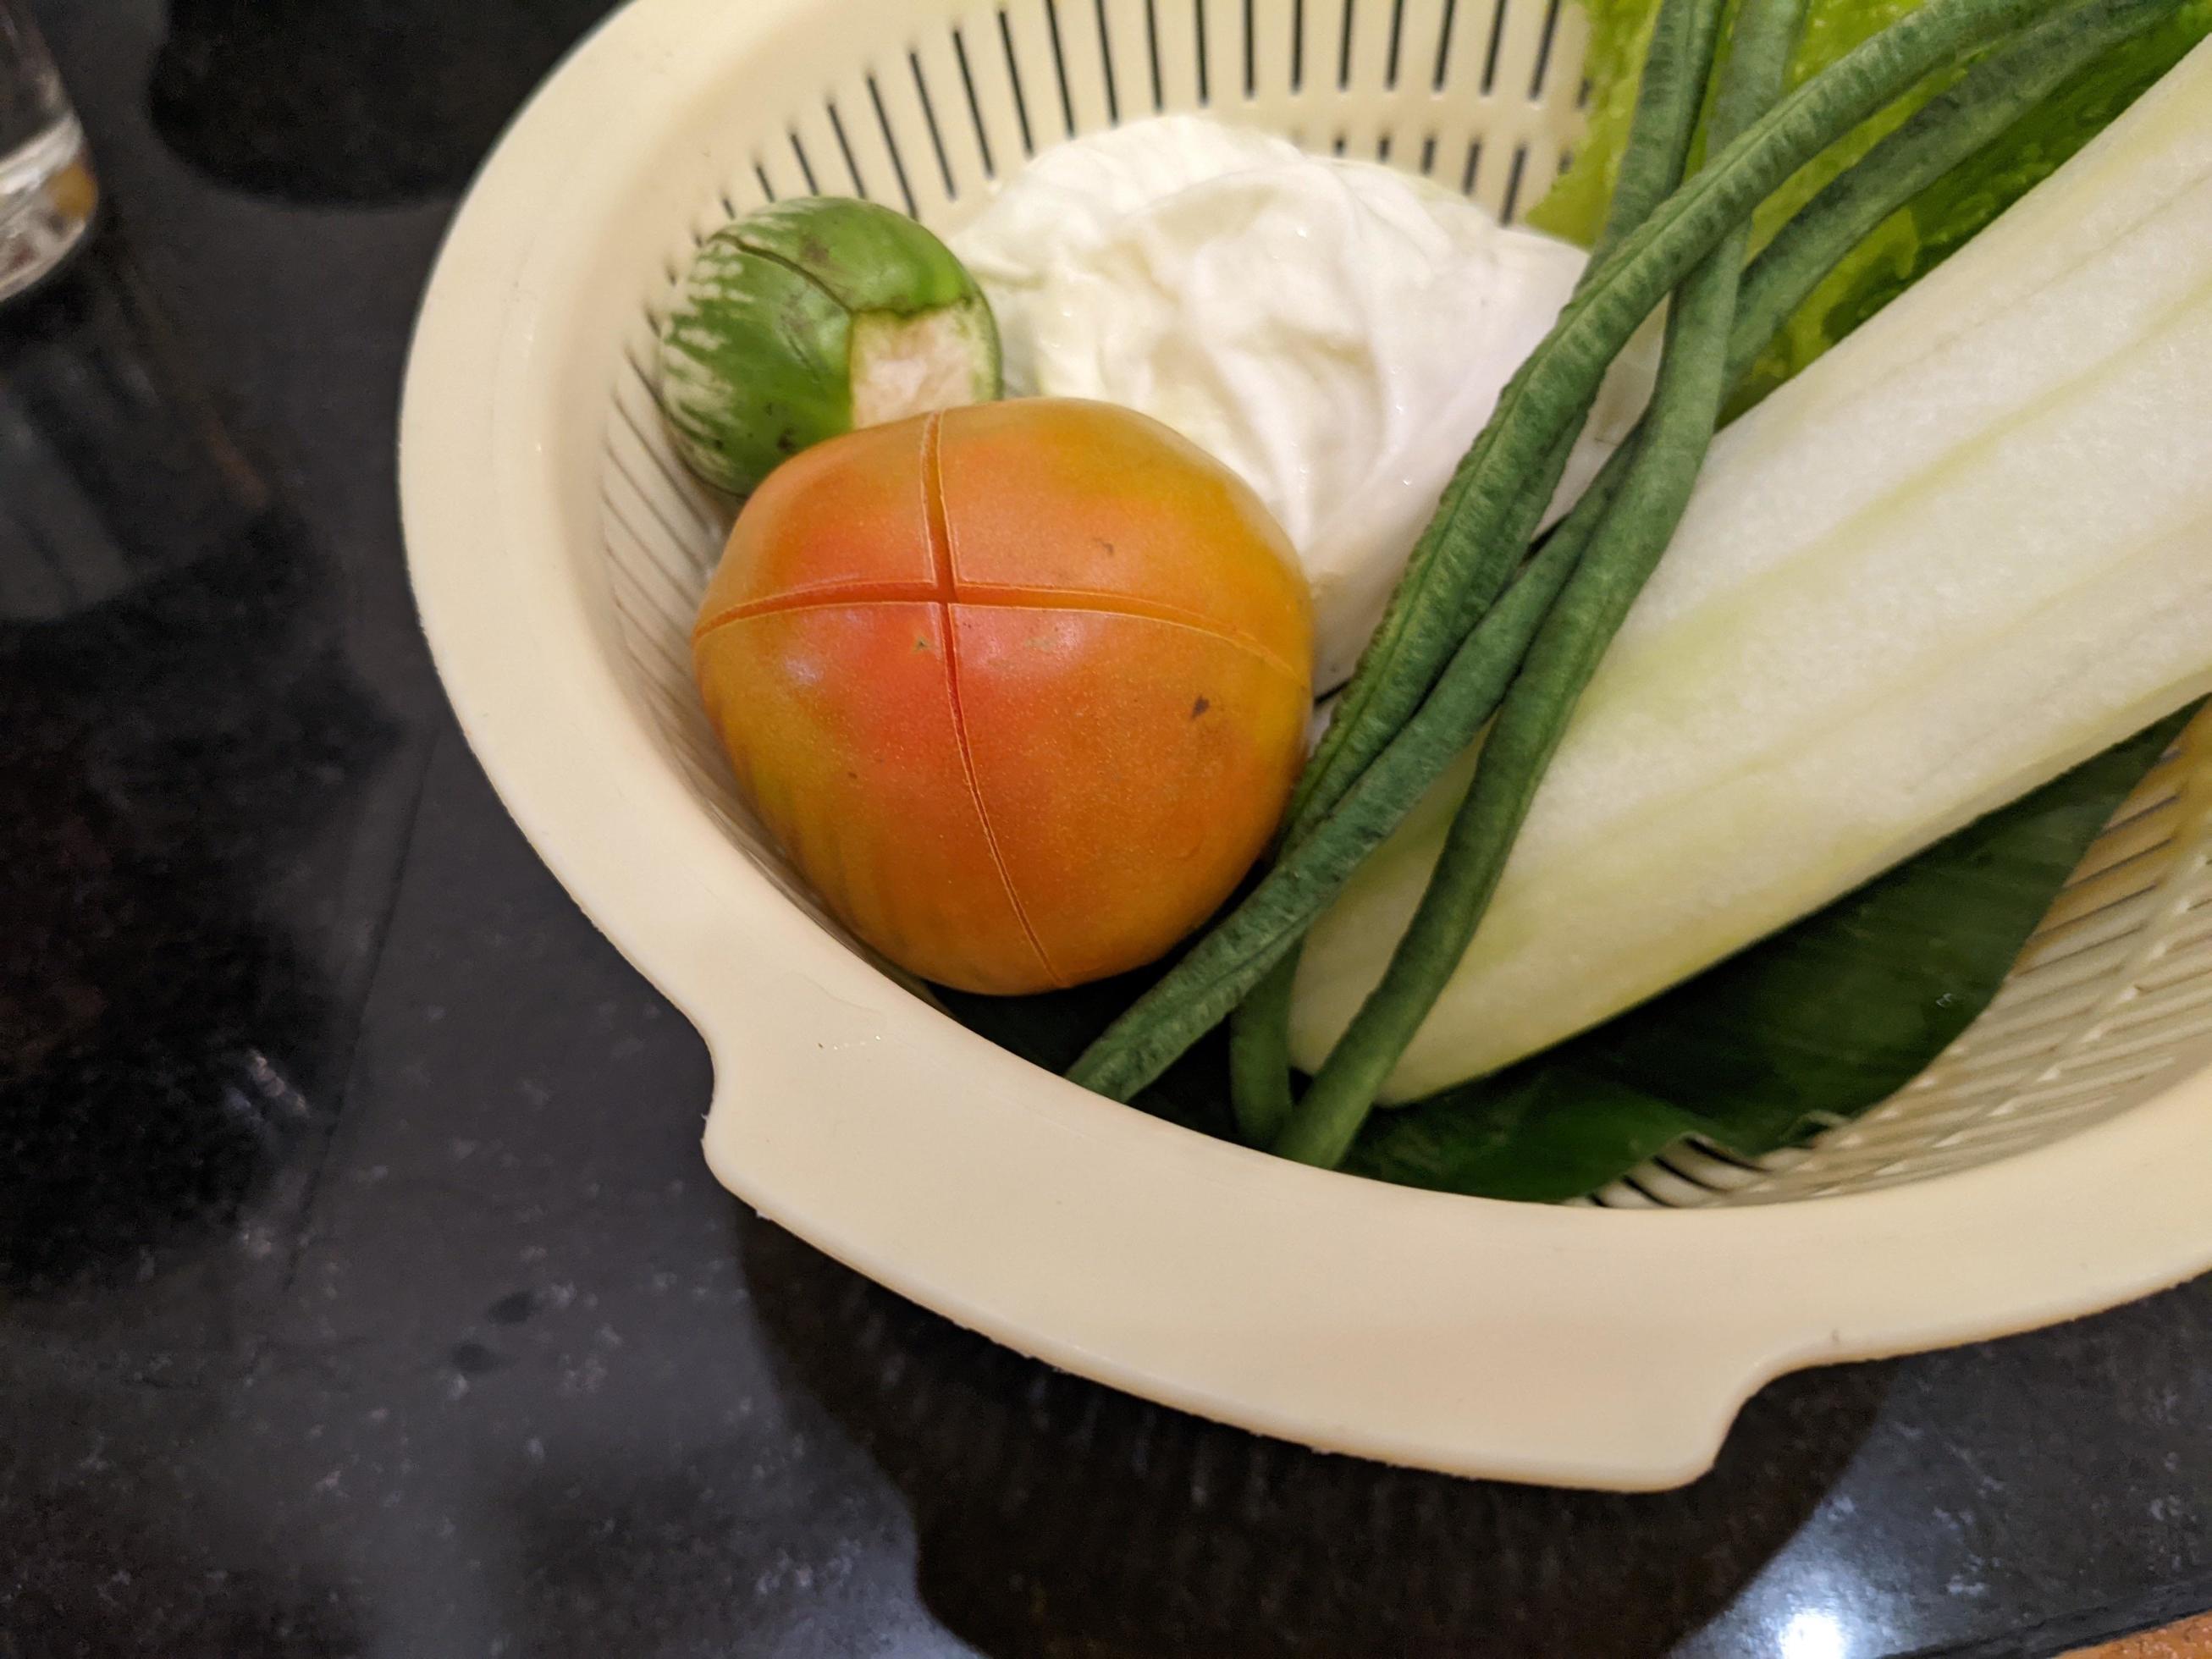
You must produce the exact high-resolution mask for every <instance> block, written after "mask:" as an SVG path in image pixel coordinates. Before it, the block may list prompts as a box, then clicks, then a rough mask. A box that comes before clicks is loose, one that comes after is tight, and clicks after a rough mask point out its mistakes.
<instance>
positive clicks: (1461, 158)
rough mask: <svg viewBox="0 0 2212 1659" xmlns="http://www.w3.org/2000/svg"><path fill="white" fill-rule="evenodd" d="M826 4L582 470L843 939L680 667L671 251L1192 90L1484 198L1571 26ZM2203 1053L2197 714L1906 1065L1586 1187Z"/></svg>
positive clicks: (702, 757)
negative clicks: (1883, 1089)
mask: <svg viewBox="0 0 2212 1659" xmlns="http://www.w3.org/2000/svg"><path fill="white" fill-rule="evenodd" d="M848 7H849V9H848ZM823 15H824V17H825V18H827V17H828V16H829V15H830V13H829V10H828V9H825V11H824V14H823ZM835 15H836V19H837V26H838V27H843V26H845V25H847V24H848V23H849V24H850V26H851V33H850V39H851V43H852V44H851V52H852V58H851V62H850V64H849V65H848V67H847V68H846V69H845V70H843V71H842V72H841V73H840V74H838V75H836V76H832V77H830V79H829V82H828V83H826V84H822V85H812V86H807V85H793V87H792V88H791V89H790V102H789V104H788V105H787V106H786V107H784V108H781V109H765V108H762V107H760V106H758V104H757V102H752V101H750V100H749V101H748V103H747V105H746V106H744V107H742V108H740V107H734V106H733V108H732V111H731V113H730V119H731V120H732V122H733V123H738V124H740V127H741V130H740V131H737V132H736V133H735V134H734V135H731V134H724V135H720V136H719V138H718V144H717V147H718V149H729V150H730V151H731V153H732V154H738V155H741V156H742V159H741V161H738V164H737V165H735V166H733V167H731V168H729V169H728V171H727V173H726V177H725V178H724V179H723V180H722V183H721V186H720V190H719V191H715V192H714V193H713V194H712V195H711V197H710V198H709V199H707V200H703V201H702V202H700V203H698V204H696V211H695V213H694V214H693V216H692V217H691V219H690V222H688V223H687V224H685V225H683V226H680V227H679V226H671V227H670V229H671V240H670V246H669V253H668V258H667V260H666V262H665V269H664V270H663V272H662V273H661V276H662V280H661V283H660V285H659V287H658V288H657V289H656V290H655V291H654V292H653V293H651V294H647V295H640V296H638V298H639V301H640V303H638V304H637V305H635V306H634V307H631V308H630V309H629V312H628V313H627V314H626V315H625V316H623V318H621V319H610V327H611V328H614V329H619V330H621V331H623V362H622V363H621V366H620V368H619V370H618V372H617V377H616V385H615V386H614V388H613V407H612V409H611V412H610V416H609V420H608V422H607V428H606V439H605V454H604V456H603V459H602V468H601V476H602V495H603V500H604V505H605V520H604V522H605V569H606V574H607V580H608V589H607V591H608V595H609V599H610V601H611V604H612V605H614V606H615V608H616V611H617V617H618V620H619V623H620V631H621V635H622V637H623V641H624V643H625V646H626V648H627V661H625V662H623V663H621V664H619V665H618V668H619V669H620V671H621V672H622V677H623V680H624V682H625V684H627V685H628V687H629V691H630V695H631V696H633V698H634V699H635V701H636V702H637V703H638V704H639V706H640V708H641V710H642V712H643V713H644V714H645V715H646V716H647V720H648V721H649V723H650V724H651V725H652V726H653V729H654V730H655V731H656V732H658V733H659V737H660V739H661V741H662V744H663V745H664V748H665V753H666V754H667V756H668V758H669V760H670V762H671V764H672V765H674V766H675V767H676V768H677V769H678V770H679V771H680V772H681V774H682V775H683V776H684V779H685V781H686V782H687V783H688V784H689V786H690V790H691V793H693V794H694V795H695V796H696V798H697V799H698V800H699V802H700V804H701V805H702V807H703V808H704V809H705V810H706V811H708V812H709V813H710V814H711V815H713V817H714V818H715V819H716V820H717V822H719V823H720V824H721V826H722V827H723V828H724V829H725V831H726V833H727V834H728V835H729V836H731V838H732V840H733V841H734V842H737V843H738V845H739V846H740V847H742V848H744V851H745V852H746V854H748V856H750V858H751V859H752V860H754V861H755V862H756V863H757V864H758V865H759V866H761V867H762V868H763V870H764V871H766V872H768V873H769V875H770V876H771V877H772V878H774V879H775V880H776V881H777V882H778V884H780V886H781V889H782V890H783V891H784V892H786V893H787V895H788V896H790V897H791V899H792V900H793V902H795V903H797V904H799V906H801V907H802V908H805V910H806V911H807V912H808V913H809V914H810V915H812V916H814V917H815V918H816V919H817V921H821V922H822V923H823V925H824V926H825V927H830V928H831V929H832V931H834V932H840V933H841V936H842V930H839V929H837V928H836V925H835V923H834V922H832V921H830V920H829V917H828V916H827V915H825V914H824V913H823V911H822V910H821V908H819V906H818V905H817V903H816V902H815V901H814V899H813V898H812V896H811V895H810V894H809V893H808V892H807V891H806V890H805V887H804V885H803V884H801V883H799V881H798V880H797V879H796V878H795V877H794V876H793V874H792V873H791V872H790V871H789V870H788V868H787V866H785V864H784V862H783V860H781V857H780V856H779V855H778V854H777V853H776V852H775V849H774V848H773V847H772V846H770V845H769V843H768V842H767V841H766V840H765V839H764V838H763V836H762V835H761V834H760V831H759V829H758V827H757V825H756V824H755V823H753V822H752V820H751V818H750V816H749V814H748V813H747V812H746V811H745V809H744V805H743V804H742V803H741V802H740V801H739V800H738V799H737V796H736V793H735V791H734V789H733V787H732V784H731V781H730V777H729V774H728V771H727V769H726V765H725V763H724V762H723V760H722V757H721V755H720V750H719V747H718V745H717V744H716V742H715V739H714V735H713V733H712V732H710V731H709V730H708V726H707V723H706V720H705V718H704V716H703V715H702V713H701V711H700V707H699V703H698V699H697V695H696V690H694V687H693V684H692V678H691V671H690V646H689V640H690V624H691V620H692V617H693V614H694V611H695V610H696V605H697V601H698V597H699V593H700V592H701V590H702V587H703V586H704V585H705V582H706V579H707V573H708V569H709V568H711V566H712V564H713V562H714V559H715V558H716V557H717V556H719V554H720V550H721V545H722V542H723V540H724V538H725V537H726V533H727V532H728V527H729V523H730V520H731V517H732V504H731V503H729V502H728V501H724V500H722V499H720V498H719V497H717V496H715V495H714V494H713V493H712V492H711V491H708V490H707V489H704V488H702V486H700V485H699V484H697V483H696V482H695V481H694V480H692V479H691V478H690V476H689V474H688V473H687V472H686V471H684V467H683V465H681V463H680V462H679V461H678V459H676V457H675V455H674V453H673V452H672V451H671V448H670V447H669V445H668V444H667V442H666V441H665V438H664V436H663V435H662V431H661V428H660V423H659V415H658V413H657V411H656V410H655V408H654V404H653V394H652V390H651V386H652V372H653V369H652V366H653V333H654V329H655V327H656V325H657V323H658V320H659V316H660V314H661V308H662V307H663V305H664V304H665V298H666V295H667V292H668V289H669V287H670V286H671V284H672V283H673V281H674V279H675V276H676V273H677V271H678V270H679V269H680V267H681V264H682V261H683V260H684V258H685V257H686V256H687V255H688V253H689V252H690V249H691V247H693V246H696V243H697V241H698V240H699V239H701V238H702V237H703V236H704V235H706V234H708V233H709V232H711V231H712V230H714V228H716V227H718V226H719V225H720V224H722V223H724V222H726V221H727V220H729V219H730V218H732V217H734V216H737V215H738V214H741V213H744V212H745V211H748V210H750V209H752V208H755V207H757V206H760V205H762V204H766V203H768V202H771V201H775V200H777V199H779V198H782V197H792V196H801V195H810V194H830V195H846V194H850V195H858V196H863V197H868V198H870V199H872V200H875V201H879V202H883V203H884V204H888V205H890V206H893V207H896V208H898V209H901V210H903V211H906V212H908V213H911V214H914V215H915V216H918V217H920V218H921V219H922V220H923V221H924V222H927V223H929V224H931V225H933V226H934V227H936V228H939V229H945V228H951V227H952V226H954V225H957V223H958V222H960V220H961V219H962V218H963V217H964V216H966V215H967V214H968V213H969V212H972V211H973V210H975V208H976V207H977V206H978V205H979V204H981V202H982V201H984V200H987V198H988V197H989V195H990V192H991V191H992V190H993V188H994V185H995V184H996V182H997V181H998V180H1000V179H1003V178H1006V176H1008V175H1010V174H1011V173H1012V172H1014V171H1015V170H1016V169H1017V168H1018V167H1020V166H1021V164H1022V163H1023V161H1025V160H1026V159H1027V158H1028V157H1029V156H1030V155H1034V154H1035V153H1036V151H1037V150H1039V149H1042V148H1044V147H1046V146H1047V145H1049V144H1052V143H1057V142H1059V141H1060V139H1062V138H1063V137H1068V136H1070V135H1073V134H1078V133H1083V132H1090V131H1097V130H1098V129H1100V128H1102V127H1105V126H1109V125H1114V124H1115V123H1116V122H1119V121H1122V120H1127V119H1133V118H1138V117H1139V116H1142V115H1147V114H1152V113H1154V112H1176V111H1188V110H1198V109H1206V110H1210V111H1212V112H1215V113H1217V114H1218V115H1220V116H1222V117H1223V118H1227V119H1231V120H1235V121H1238V122H1242V123H1245V124H1249V125H1261V126H1265V127H1267V128H1269V129H1272V130H1273V131H1279V132H1283V133H1285V134H1287V135H1288V136H1290V137H1292V138H1294V139H1295V140H1297V142H1298V143H1302V144H1304V146H1306V147H1307V148H1308V149H1318V150H1323V151H1328V152H1331V153H1334V154H1339V155H1355V156H1360V157H1368V158H1373V159H1376V160H1379V161H1385V162H1388V163H1389V164H1391V165H1394V166H1397V167H1405V168H1407V169H1408V170H1411V171H1414V172H1419V173H1424V174H1425V175H1427V176H1429V177H1430V178H1431V179H1436V180H1437V182H1439V183H1442V184H1444V185H1449V186H1450V187H1453V188H1455V189H1458V190H1460V191H1464V192H1466V193H1467V194H1468V195H1471V196H1473V197H1475V198H1476V199H1478V200H1480V201H1481V202H1482V203H1483V204H1485V205H1486V206H1488V207H1489V208H1491V209H1492V210H1493V211H1495V212H1497V213H1498V214H1500V215H1501V216H1504V217H1507V218H1509V219H1510V218H1512V217H1514V216H1516V215H1517V214H1518V213H1519V211H1520V210H1522V209H1523V208H1525V207H1526V206H1527V205H1528V204H1531V203H1533V202H1534V201H1536V200H1538V199H1539V198H1540V197H1541V196H1542V194H1543V192H1544V191H1546V190H1547V189H1548V188H1549V187H1550V185H1551V183H1552V181H1553V179H1554V178H1555V177H1556V176H1557V175H1558V173H1559V169H1560V167H1562V166H1563V165H1564V164H1565V161H1566V159H1567V157H1568V155H1570V153H1571V145H1572V143H1573V141H1574V137H1575V135H1576V133H1577V130H1578V127H1579V114H1578V107H1579V103H1580V98H1581V93H1582V85H1581V64H1582V58H1583V45H1584V39H1583V20H1582V17H1581V14H1580V12H1579V11H1578V10H1577V9H1575V8H1574V7H1573V6H1572V5H1571V4H1569V3H1566V0H1010V3H1008V4H1006V5H1002V6H994V5H976V6H971V7H968V8H966V9H960V8H957V7H936V6H928V5H914V6H894V5H874V4H855V3H852V0H843V3H841V4H840V5H839V6H838V7H837V8H836V13H835ZM894 20H896V21H894ZM821 27H831V25H829V23H827V22H826V21H825V22H824V23H823V25H822V26H821ZM732 137H734V139H735V143H734V145H733V146H732V144H731V143H730V142H729V140H730V139H731V138H732ZM848 943H851V941H850V940H849V939H848ZM854 948H855V949H856V950H857V949H859V948H860V947H859V946H858V945H854ZM2206 1060H2212V726H2208V722H2206V721H2200V722H2198V725H2197V729H2196V730H2195V731H2194V732H2192V734H2191V739H2190V741H2189V742H2188V743H2187V744H2185V752H2184V753H2182V754H2179V755H2178V756H2177V757H2174V758H2173V759H2172V760H2170V761H2169V762H2168V763H2166V765H2165V766H2163V767H2162V768H2160V770H2159V772H2158V773H2157V774H2156V775H2154V776H2153V777H2152V778H2151V779H2149V780H2148V781H2146V783H2145V785H2144V786H2143V787H2142V789H2141V790H2140V791H2138V792H2137V794H2136V799H2134V800H2132V801H2131V802H2130V804H2129V805H2128V806H2127V808H2126V809H2124V811H2122V812H2121V813H2120V814H2119V815H2118V818H2117V819H2116V820H2115V823H2114V826H2113V828H2112V829H2111V830H2110V831H2108V832H2107V834H2106V837H2105V839H2104V840H2103V841H2102V842H2100V843H2099V845H2098V847H2097V848H2096V850H2095V851H2094V853H2093V854H2092V856H2091V858H2090V859H2089V860H2088V861H2087V864H2086V865H2085V866H2084V868H2083V870H2082V872H2081V874H2080V875H2079V876H2077V878H2075V882H2074V884H2073V885H2072V886H2071V887H2069V890H2068V891H2067V893H2066V895H2065V896H2064V897H2063V898H2062V900H2061V901H2060V903H2059V904H2058V906H2057V908H2056V909H2055V910H2054V911H2053V913H2052V915H2051V918H2050V920H2049V921H2046V923H2045V926H2044V928H2043V930H2042V931H2041V932H2040V933H2039V934H2038V936H2037V938H2036V939H2035V941H2034V943H2033V945H2031V947H2030V949H2029V951H2027V955H2026V956H2025V957H2022V959H2021V964H2020V966H2019V968H2018V969H2016V970H2015V975H2014V976H2013V978H2012V980H2011V981H2009V982H2008V985H2007V986H2006V988H2005V990H2004V992H2003V993H2002V995H2001V996H2000V997H1999V999H1998V1000H1997V1002H1996V1005H1995V1006H1993V1007H1992V1008H1991V1009H1990V1012H1988V1013H1987V1014H1986V1015H1985V1016H1984V1018H1982V1019H1981V1020H1979V1021H1978V1022H1977V1024H1975V1025H1974V1027H1973V1028H1972V1030H1969V1031H1968V1032H1967V1033H1966V1036H1964V1037H1963V1038H1962V1039H1961V1040H1960V1042H1958V1043H1957V1044H1955V1045H1954V1048H1952V1049H1951V1051H1950V1052H1949V1053H1948V1054H1945V1055H1944V1056H1943V1058H1942V1060H1940V1061H1939V1062H1938V1063H1937V1064H1936V1066H1933V1067H1931V1068H1930V1069H1929V1071H1928V1072H1927V1073H1924V1074H1923V1076H1922V1077H1920V1078H1919V1079H1917V1080H1916V1081H1915V1082H1914V1084H1913V1085H1911V1087H1909V1088H1908V1089H1906V1090H1905V1091H1904V1092H1902V1093H1901V1094H1899V1096H1898V1097H1896V1098H1894V1099H1893V1100H1892V1101H1890V1102H1889V1103H1887V1104H1885V1105H1884V1106H1882V1107H1881V1108H1880V1109H1878V1110H1876V1111H1875V1112H1873V1113H1871V1114H1869V1115H1867V1116H1866V1117H1864V1118H1862V1119H1861V1120H1859V1121H1857V1122H1856V1123H1854V1124H1851V1125H1848V1126H1844V1127H1839V1128H1838V1129H1836V1130H1834V1131H1832V1132H1831V1133H1828V1134H1827V1135H1826V1136H1824V1137H1823V1138H1822V1139H1820V1141H1819V1142H1817V1143H1816V1144H1815V1145H1814V1146H1812V1147H1810V1148H1808V1149H1807V1150H1804V1151H1800V1152H1788V1153H1784V1154H1780V1155H1778V1156H1776V1157H1774V1158H1768V1159H1764V1160H1761V1161H1760V1162H1759V1163H1758V1164H1741V1163H1737V1162H1735V1161H1733V1160H1731V1159H1729V1158H1725V1157H1723V1156H1720V1155H1718V1154H1717V1153H1714V1152H1709V1151H1705V1150H1699V1149H1692V1148H1685V1149H1683V1150H1681V1151H1680V1152H1677V1153H1674V1154H1670V1155H1669V1156H1668V1158H1666V1159H1665V1160H1663V1161H1662V1162H1660V1163H1657V1164H1652V1165H1650V1166H1647V1167H1646V1168H1645V1169H1644V1170H1640V1171H1639V1172H1638V1174H1637V1176H1634V1177H1632V1179H1631V1180H1629V1181H1627V1182H1622V1183H1619V1184H1617V1185H1616V1186H1615V1187H1613V1188H1610V1189H1608V1190H1607V1192H1606V1193H1604V1194H1601V1195H1600V1196H1599V1198H1598V1200H1596V1201H1598V1202H1600V1203H1606V1204H1615V1205H1661V1206H1690V1205H1703V1204H1713V1203H1729V1202H1733V1203H1745V1202H1759V1201H1772V1200H1784V1199H1793V1198H1802V1197H1812V1196H1818V1195H1823V1194H1832V1193H1840V1192H1847V1191H1854V1190H1862V1189H1865V1188H1872V1187H1877V1186H1884V1185H1889V1184H1893V1183H1894V1182H1900V1181H1908V1180H1915V1179H1919V1178H1923V1177H1925V1176H1932V1175H1937V1174H1942V1173H1944V1172H1947V1171H1949V1170H1958V1169H1962V1168H1966V1167H1969V1166H1971V1165H1973V1164H1983V1163H1987V1162H1989V1161H1991V1160H1993V1159H1996V1158H2002V1157H2005V1156H2007V1155H2008V1154H2010V1153H2013V1152H2019V1151H2024V1150H2026V1149H2027V1148H2029V1147H2033V1146H2040V1145H2042V1144H2044V1143H2045V1142H2048V1141H2050V1140H2051V1139H2056V1138H2057V1137H2059V1136H2061V1135H2064V1134H2067V1133H2071V1132H2072V1131H2074V1130H2075V1129H2077V1128H2080V1127H2084V1126H2086V1125H2087V1124H2090V1123H2093V1122H2095V1121H2100V1120H2102V1119H2104V1118H2106V1117H2109V1116H2111V1115H2113V1114H2115V1113H2118V1112H2120V1111H2124V1110H2125V1109H2127V1108H2129V1107H2130V1106H2132V1105H2134V1104H2136V1103H2139V1102H2141V1101H2142V1100H2143V1099H2145V1098H2147V1097H2148V1096H2150V1095H2151V1094H2154V1093H2155V1092H2157V1091H2159V1090H2160V1088H2162V1087H2164V1086H2165V1085H2168V1084H2170V1083H2172V1082H2174V1081H2176V1080H2178V1079H2179V1078H2180V1077H2182V1076H2184V1075H2185V1074H2186V1072H2187V1071H2188V1070H2189V1069H2190V1068H2191V1066H2194V1065H2196V1064H2201V1063H2203V1062H2204V1061H2206Z"/></svg>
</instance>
